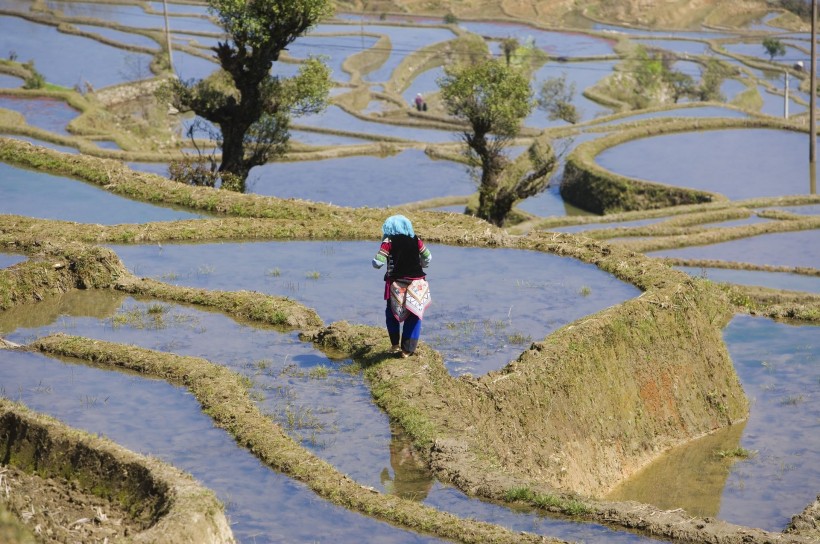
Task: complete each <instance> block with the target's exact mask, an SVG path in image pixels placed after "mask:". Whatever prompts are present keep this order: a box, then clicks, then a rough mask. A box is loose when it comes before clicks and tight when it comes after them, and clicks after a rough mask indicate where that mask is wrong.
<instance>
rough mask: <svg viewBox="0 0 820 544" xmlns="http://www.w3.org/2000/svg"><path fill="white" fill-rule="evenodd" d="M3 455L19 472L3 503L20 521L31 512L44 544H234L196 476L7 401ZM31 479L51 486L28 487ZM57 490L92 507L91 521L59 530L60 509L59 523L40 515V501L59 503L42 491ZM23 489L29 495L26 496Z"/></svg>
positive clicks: (1, 410)
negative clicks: (111, 542) (111, 543)
mask: <svg viewBox="0 0 820 544" xmlns="http://www.w3.org/2000/svg"><path fill="white" fill-rule="evenodd" d="M0 453H2V459H3V464H4V466H6V467H8V468H9V469H12V470H14V471H15V476H14V477H12V478H9V480H10V481H11V485H12V486H13V487H14V489H15V491H17V493H15V494H13V495H11V497H10V498H7V499H5V500H6V505H7V507H8V508H9V509H10V510H11V511H13V512H15V513H16V514H17V515H21V514H22V512H21V511H17V509H18V508H25V507H33V509H32V512H38V514H35V516H34V517H33V518H32V521H31V523H32V524H33V525H37V526H38V527H39V532H40V537H38V541H40V540H39V539H43V540H42V541H62V540H61V539H65V538H70V539H78V538H79V539H82V540H86V539H94V540H96V539H100V540H102V539H108V538H114V539H117V540H123V539H127V540H128V541H130V542H144V543H149V542H156V543H160V542H169V541H174V542H189V543H191V544H194V543H196V544H200V543H203V544H207V543H213V544H221V543H226V544H227V543H232V542H234V539H233V535H232V533H231V530H230V528H229V526H228V522H227V520H226V519H225V516H224V513H223V510H222V505H221V504H220V503H219V501H217V499H216V497H215V496H214V495H213V493H212V492H211V491H209V490H207V489H205V488H203V487H202V486H200V485H199V484H198V483H197V482H195V481H194V480H193V479H192V478H191V477H190V476H187V475H185V474H184V473H182V472H181V471H179V470H176V469H174V468H172V467H170V466H168V465H165V464H164V463H161V462H160V461H158V460H156V459H150V458H147V457H143V456H140V455H137V454H135V453H132V452H130V451H128V450H126V449H124V448H122V447H120V446H117V445H116V444H114V443H112V442H110V441H108V440H104V439H101V438H96V437H93V436H91V435H88V434H86V433H83V432H80V431H77V430H74V429H71V428H68V427H66V426H65V425H63V424H61V423H59V422H58V421H56V420H54V419H52V418H49V417H47V416H42V415H38V414H35V413H33V412H30V411H29V410H27V409H26V408H25V407H23V406H20V405H18V404H15V403H12V402H10V401H8V400H4V399H0ZM26 475H29V478H27V477H26ZM31 477H33V478H34V479H35V480H37V479H39V480H41V481H42V480H43V479H52V480H53V482H52V483H51V484H48V485H43V484H39V486H37V484H32V483H31V482H29V483H23V481H24V480H27V479H30V478H31ZM58 482H64V483H63V484H62V485H60V484H59V483H58ZM55 485H56V486H57V487H67V488H68V489H72V488H73V489H75V490H76V493H72V494H71V497H72V502H74V506H77V503H86V504H85V507H86V510H85V512H86V514H87V516H88V518H90V520H91V521H89V522H88V523H78V522H77V520H76V519H72V520H67V521H66V523H65V525H60V524H59V518H60V516H59V511H60V508H54V509H53V512H57V514H56V515H55V514H50V515H44V514H46V513H47V512H48V511H49V510H48V508H41V506H45V505H44V504H43V503H42V502H40V501H49V500H53V499H49V492H48V491H44V489H47V488H48V487H54V486H55ZM18 487H24V489H26V492H25V496H22V495H23V494H22V493H20V492H19V491H20V490H19V489H18ZM38 489H39V491H38ZM86 495H87V496H91V497H96V498H97V499H100V502H102V504H104V505H105V508H102V507H101V506H99V502H98V503H97V504H96V505H95V504H94V503H91V504H88V503H87V501H90V500H91V499H85V500H84V499H83V497H85V496H86ZM95 502H96V501H95ZM95 510H96V515H95ZM103 510H104V511H103ZM81 511H83V510H81ZM44 537H49V538H44Z"/></svg>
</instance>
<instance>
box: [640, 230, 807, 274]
mask: <svg viewBox="0 0 820 544" xmlns="http://www.w3.org/2000/svg"><path fill="white" fill-rule="evenodd" d="M817 236H818V234H817V231H815V230H808V231H797V232H776V233H772V234H761V235H759V236H752V237H750V238H741V239H739V240H731V241H729V242H721V243H719V244H711V245H705V246H692V247H684V248H679V249H664V250H661V251H652V252H650V253H647V255H648V256H650V257H674V258H680V259H714V260H719V261H731V262H740V263H749V264H756V265H762V266H765V265H771V266H792V267H797V266H804V267H808V268H820V247H818V245H817Z"/></svg>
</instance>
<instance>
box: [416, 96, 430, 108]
mask: <svg viewBox="0 0 820 544" xmlns="http://www.w3.org/2000/svg"><path fill="white" fill-rule="evenodd" d="M416 109H417V110H419V111H427V102H426V101H425V100H424V97H423V96H421V93H418V94H417V95H416Z"/></svg>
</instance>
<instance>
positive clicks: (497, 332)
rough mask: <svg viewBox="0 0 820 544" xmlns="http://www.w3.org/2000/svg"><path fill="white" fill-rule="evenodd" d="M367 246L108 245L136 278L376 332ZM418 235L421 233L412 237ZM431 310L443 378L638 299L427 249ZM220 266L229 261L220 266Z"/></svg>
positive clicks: (509, 263) (482, 366)
mask: <svg viewBox="0 0 820 544" xmlns="http://www.w3.org/2000/svg"><path fill="white" fill-rule="evenodd" d="M380 234H381V233H379V232H375V233H373V241H372V242H258V243H256V242H254V243H221V244H196V245H170V244H166V245H163V246H162V247H161V248H159V247H157V246H139V245H134V246H113V249H114V250H115V251H116V252H117V254H118V255H119V256H120V258H121V259H122V260H123V262H124V263H125V265H126V266H128V267H129V269H131V270H132V271H133V272H134V273H135V274H137V275H139V276H147V277H152V278H156V279H159V280H161V281H166V282H169V283H173V284H179V285H186V286H192V287H200V288H205V289H220V290H231V291H233V290H239V289H247V290H253V291H261V292H264V293H269V294H275V295H280V296H287V297H290V298H293V299H295V300H297V301H299V302H301V303H303V304H304V305H306V306H308V307H311V308H314V309H315V310H316V311H317V312H318V313H319V315H320V316H321V317H322V319H323V320H324V321H325V322H326V323H329V322H332V321H339V320H346V321H349V322H351V323H361V324H365V325H373V326H378V327H381V326H384V308H385V302H384V300H383V298H382V296H383V293H384V283H383V280H382V277H383V271H381V270H374V269H373V268H372V267H371V265H370V261H371V259H372V258H373V256H374V255H375V253H376V251H377V250H378V240H379V237H380ZM420 235H421V236H422V237H423V236H424V233H423V232H420ZM429 247H430V249H431V251H432V253H433V261H432V264H431V265H430V268H429V269H428V280H429V281H430V288H431V292H432V295H433V304H432V305H431V307H430V309H429V310H428V312H427V313H425V317H424V329H423V331H422V340H423V341H426V342H427V343H429V344H430V345H431V346H433V347H434V348H435V349H437V350H439V351H441V353H442V355H443V357H444V360H445V364H446V365H447V367H448V369H449V370H450V372H451V373H452V374H456V375H458V374H463V373H467V372H469V373H472V374H475V375H483V374H485V373H487V372H488V371H490V370H494V369H498V368H501V367H502V366H504V365H505V364H506V363H507V362H509V361H510V360H512V359H514V358H516V357H517V356H518V355H519V354H520V353H521V352H522V351H523V350H524V349H525V348H526V347H527V346H528V345H529V344H530V342H532V341H534V340H540V339H542V338H544V337H545V336H546V335H547V334H549V333H551V332H552V331H554V330H556V329H558V328H559V327H562V326H564V325H566V324H568V323H570V322H572V321H574V320H576V319H580V318H581V317H583V316H585V315H589V314H592V313H595V312H597V311H599V310H601V309H603V308H606V307H608V306H611V305H613V304H617V303H619V302H622V301H624V300H627V299H629V298H632V297H635V296H637V295H638V294H639V291H638V289H636V288H635V287H634V286H632V285H629V284H626V283H624V282H622V281H620V280H617V279H616V278H615V277H614V276H611V275H609V274H606V273H604V272H602V271H600V270H598V269H597V268H596V267H595V266H593V265H589V264H586V263H582V262H580V261H577V260H574V259H570V258H563V257H559V256H556V255H552V254H544V253H538V252H532V251H522V250H513V249H478V248H465V247H451V246H438V245H430V246H429ZM227 263H230V264H229V265H228V264H227Z"/></svg>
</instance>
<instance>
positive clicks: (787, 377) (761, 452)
mask: <svg viewBox="0 0 820 544" xmlns="http://www.w3.org/2000/svg"><path fill="white" fill-rule="evenodd" d="M818 333H820V327H817V326H794V325H787V324H783V323H777V322H775V321H772V320H769V319H764V318H754V317H750V316H747V315H738V316H736V317H735V318H734V319H733V320H732V321H731V323H730V324H729V325H728V326H727V327H726V329H725V331H724V340H725V342H726V345H727V347H728V349H729V353H730V355H731V357H732V360H733V361H734V365H735V369H736V370H737V373H738V376H739V378H740V381H741V382H742V384H743V389H744V391H745V392H746V395H747V396H748V397H749V398H750V400H751V401H752V402H751V406H750V413H749V418H748V420H747V422H746V424H745V427H744V425H735V426H734V427H731V428H729V429H726V430H724V431H721V432H720V433H716V434H715V435H713V436H709V437H706V438H703V439H701V440H699V441H696V442H693V443H691V444H688V445H686V446H684V447H682V448H678V449H676V450H673V451H671V452H670V453H669V454H667V455H666V456H664V457H663V458H661V459H659V460H658V461H657V462H656V463H653V464H652V465H650V466H648V467H646V469H645V470H643V471H642V472H641V473H640V474H639V475H638V476H636V477H635V478H634V479H633V480H632V481H629V482H627V483H625V484H624V485H623V486H622V487H621V488H620V489H618V490H616V491H615V492H614V493H613V495H612V497H615V498H618V499H634V500H641V501H647V502H650V503H652V504H656V505H659V506H662V507H665V508H679V507H682V508H685V509H686V510H687V511H688V512H689V513H692V514H696V513H701V514H702V515H716V516H717V517H719V518H720V519H723V520H726V521H729V522H731V523H736V524H740V525H746V526H751V527H759V528H761V529H765V530H769V531H781V530H782V529H783V528H784V527H785V525H786V524H787V523H788V521H789V519H790V518H791V516H792V515H794V514H797V513H799V512H801V511H802V510H803V509H804V508H805V507H806V505H807V504H809V503H810V502H811V501H813V500H814V498H815V496H816V495H817V488H818V485H819V484H820V432H818V425H820V349H818V347H819V346H818V344H817V342H818V339H820V334H818ZM738 446H739V447H741V448H743V449H745V450H747V451H749V452H751V455H750V456H749V457H748V458H746V459H743V458H740V459H737V458H735V460H733V461H732V460H729V461H727V459H726V458H724V457H721V455H716V452H723V453H724V454H727V453H729V452H730V451H731V450H732V449H735V448H737V447H738Z"/></svg>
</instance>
